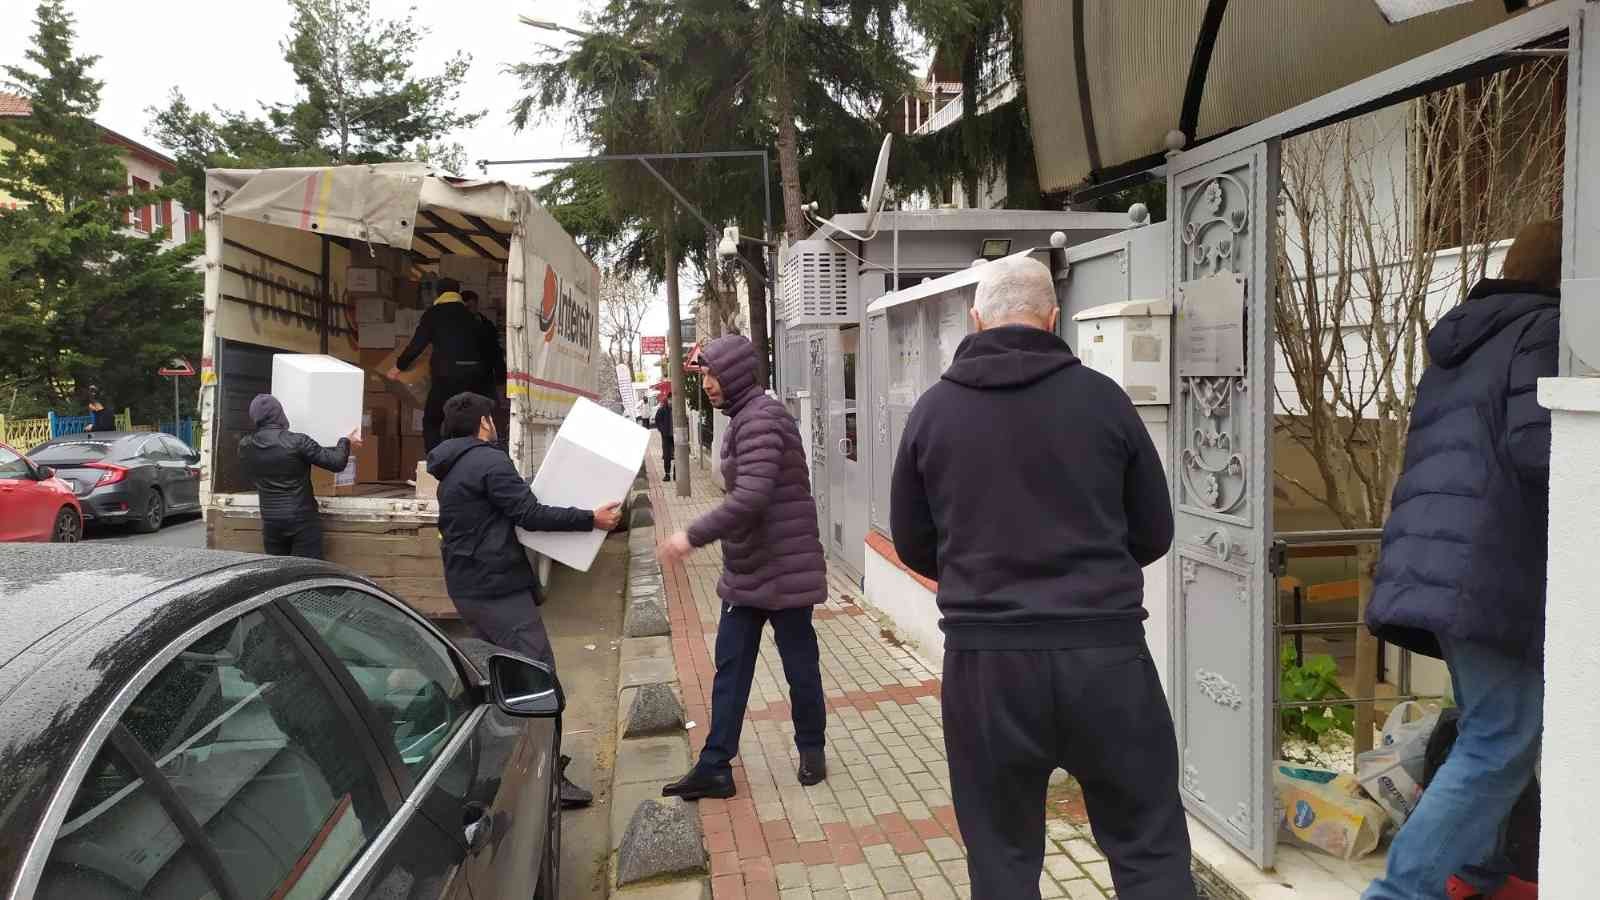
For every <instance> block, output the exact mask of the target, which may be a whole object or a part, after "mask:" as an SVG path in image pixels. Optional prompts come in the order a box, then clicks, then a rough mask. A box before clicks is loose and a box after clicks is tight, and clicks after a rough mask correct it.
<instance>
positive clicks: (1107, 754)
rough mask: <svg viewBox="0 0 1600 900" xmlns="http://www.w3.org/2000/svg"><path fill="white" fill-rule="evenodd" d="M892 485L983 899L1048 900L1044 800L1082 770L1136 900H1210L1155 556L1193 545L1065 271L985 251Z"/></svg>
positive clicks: (1094, 819)
mask: <svg viewBox="0 0 1600 900" xmlns="http://www.w3.org/2000/svg"><path fill="white" fill-rule="evenodd" d="M981 272H982V275H981V277H980V280H979V282H978V286H977V292H976V298H975V304H974V307H973V310H972V320H973V325H974V326H975V329H976V333H975V334H970V335H968V336H967V338H966V339H965V340H963V341H962V342H961V345H960V346H959V347H958V348H957V349H956V354H955V361H954V363H953V364H952V365H951V366H950V368H949V369H948V370H947V371H946V372H945V373H944V377H943V378H942V379H941V380H940V381H939V383H937V384H935V385H934V386H933V387H931V388H929V389H928V391H927V392H926V393H924V394H923V395H922V397H921V398H920V399H919V400H918V401H917V404H916V406H915V407H914V408H913V409H912V411H911V415H910V417H909V418H908V419H907V421H906V425H905V431H904V433H903V435H902V440H901V443H900V448H899V452H898V454H897V455H896V456H895V460H894V474H893V478H892V481H891V486H890V491H891V494H890V526H891V528H892V530H893V534H894V546H895V550H896V552H897V553H898V554H899V556H900V559H901V561H902V562H904V563H905V564H906V565H907V566H908V567H910V568H911V569H912V570H913V571H915V572H917V573H918V574H920V575H923V576H924V577H927V578H931V579H934V580H936V581H937V582H938V604H939V611H940V613H941V614H942V618H941V621H940V623H939V624H940V627H941V628H942V629H943V630H944V633H945V655H944V684H943V691H942V700H941V702H942V705H943V710H944V725H945V730H944V734H945V749H946V756H947V757H948V759H949V764H950V782H951V794H952V796H953V798H954V801H955V809H956V821H957V824H958V825H959V826H960V828H961V836H962V837H963V838H964V839H965V841H966V844H967V851H968V857H967V869H968V872H969V874H970V876H971V878H972V896H973V897H975V898H984V900H987V898H1002V897H1003V898H1006V900H1030V898H1031V900H1037V898H1038V897H1039V873H1040V869H1041V868H1042V866H1043V862H1044V844H1045V841H1044V831H1045V791H1046V788H1047V787H1048V784H1049V780H1050V773H1051V772H1053V771H1054V770H1055V769H1057V768H1063V769H1066V770H1067V771H1068V772H1070V773H1072V774H1073V775H1074V776H1076V777H1077V779H1078V782H1079V784H1080V785H1081V786H1082V788H1083V798H1084V803H1085V805H1086V806H1087V807H1088V812H1089V821H1090V825H1091V827H1092V828H1093V829H1094V836H1095V839H1096V840H1097V841H1098V842H1099V844H1100V848H1101V850H1102V851H1104V853H1105V854H1106V856H1107V858H1108V859H1109V860H1110V864H1111V877H1112V880H1113V881H1114V882H1115V884H1116V889H1117V896H1118V897H1121V898H1124V900H1185V898H1193V897H1194V896H1195V894H1194V882H1193V880H1192V878H1191V876H1190V872H1189V863H1190V855H1189V835H1188V830H1187V826H1186V823H1185V818H1184V813H1183V805H1182V802H1181V801H1180V799H1179V797H1178V771H1179V765H1178V747H1177V739H1176V736H1175V734H1174V731H1173V726H1172V716H1171V714H1170V712H1169V711H1168V709H1167V703H1166V699H1165V697H1164V695H1163V694H1162V690H1161V683H1160V681H1159V680H1158V678H1157V675H1156V670H1155V665H1154V662H1153V661H1152V660H1151V658H1150V654H1149V650H1148V648H1146V646H1145V640H1144V619H1145V617H1146V615H1147V614H1146V612H1145V609H1144V575H1143V571H1142V570H1143V567H1144V566H1147V565H1150V564H1151V563H1153V562H1155V561H1157V560H1159V559H1160V558H1161V557H1162V556H1164V555H1165V554H1166V552H1167V549H1168V548H1169V546H1170V545H1171V543H1172V532H1173V519H1172V508H1171V506H1170V504H1169V499H1168V492H1167V479H1166V475H1165V474H1164V471H1163V469H1162V466H1161V460H1160V457H1159V456H1158V455H1157V453H1156V448H1155V444H1154V442H1153V441H1152V440H1151V438H1150V434H1149V431H1148V430H1147V429H1146V427H1145V425H1144V422H1143V421H1142V420H1141V419H1140V418H1139V414H1138V412H1137V411H1136V410H1135V409H1134V407H1133V404H1132V402H1131V401H1130V400H1129V399H1128V396H1127V394H1126V393H1124V392H1123V390H1122V388H1121V387H1119V386H1118V385H1117V384H1116V382H1114V381H1112V380H1111V379H1109V378H1107V377H1105V376H1104V375H1101V374H1100V373H1098V372H1095V371H1093V370H1091V369H1089V368H1087V367H1085V366H1083V365H1082V364H1081V363H1080V362H1079V361H1078V358H1077V357H1076V356H1074V355H1073V353H1072V350H1071V349H1070V348H1068V346H1067V344H1066V342H1065V341H1063V340H1061V338H1059V337H1057V336H1056V334H1055V327H1056V320H1057V316H1058V314H1059V309H1058V308H1057V305H1056V298H1055V285H1054V282H1053V280H1052V279H1051V277H1050V271H1049V270H1048V269H1047V268H1045V266H1044V265H1043V264H1042V263H1040V262H1038V261H1037V260H1034V259H1032V258H1027V257H1024V258H1020V259H1018V258H1010V259H1004V260H997V261H994V262H990V263H985V264H984V267H983V269H982V270H981Z"/></svg>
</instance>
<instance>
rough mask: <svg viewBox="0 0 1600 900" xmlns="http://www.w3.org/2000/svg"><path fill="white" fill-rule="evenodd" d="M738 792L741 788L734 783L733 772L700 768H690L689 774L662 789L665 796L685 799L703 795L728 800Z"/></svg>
mask: <svg viewBox="0 0 1600 900" xmlns="http://www.w3.org/2000/svg"><path fill="white" fill-rule="evenodd" d="M737 793H739V788H738V787H737V786H736V785H735V784H734V783H733V775H732V774H731V773H726V772H722V773H716V772H704V771H701V770H700V769H690V770H689V774H687V775H685V776H683V777H682V778H680V779H678V780H677V781H674V782H673V783H671V784H669V785H667V786H666V787H664V788H662V789H661V796H663V797H682V798H683V799H685V800H699V799H701V798H703V797H711V798H714V799H718V800H726V799H727V798H729V797H732V796H734V795H735V794H737Z"/></svg>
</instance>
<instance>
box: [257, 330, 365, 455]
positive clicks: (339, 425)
mask: <svg viewBox="0 0 1600 900" xmlns="http://www.w3.org/2000/svg"><path fill="white" fill-rule="evenodd" d="M364 380H365V373H363V372H362V371H361V369H360V368H359V367H357V366H352V365H351V364H349V363H347V362H345V361H343V360H340V359H335V358H333V357H331V356H323V355H322V354H319V353H279V354H278V355H276V356H274V357H272V395H273V396H274V397H277V398H278V402H279V403H282V404H283V411H284V414H285V415H287V416H288V417H289V427H290V428H291V429H292V430H294V431H298V432H300V433H301V434H304V435H307V436H309V437H310V438H311V439H312V440H314V441H316V442H317V443H319V444H321V445H322V446H324V447H332V446H333V445H334V444H337V443H338V442H339V439H340V438H342V437H348V436H349V435H350V432H352V431H355V430H356V429H357V428H359V427H361V412H362V385H363V382H364Z"/></svg>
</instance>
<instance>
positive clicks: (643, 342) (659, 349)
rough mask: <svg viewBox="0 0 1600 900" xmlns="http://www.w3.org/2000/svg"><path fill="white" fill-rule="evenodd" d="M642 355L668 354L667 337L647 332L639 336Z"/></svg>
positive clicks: (640, 353)
mask: <svg viewBox="0 0 1600 900" xmlns="http://www.w3.org/2000/svg"><path fill="white" fill-rule="evenodd" d="M639 355H640V356H666V355H667V337H666V335H661V334H654V335H652V334H646V335H640V337H639Z"/></svg>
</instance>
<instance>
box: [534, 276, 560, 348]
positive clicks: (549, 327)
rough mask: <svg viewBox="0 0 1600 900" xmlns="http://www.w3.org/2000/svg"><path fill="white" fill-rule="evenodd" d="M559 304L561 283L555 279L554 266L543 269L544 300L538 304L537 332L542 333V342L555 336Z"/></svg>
mask: <svg viewBox="0 0 1600 900" xmlns="http://www.w3.org/2000/svg"><path fill="white" fill-rule="evenodd" d="M560 302H561V282H560V280H559V279H557V278H556V270H555V267H554V266H551V265H549V264H546V265H545V267H544V300H543V301H542V302H541V303H540V304H539V330H540V331H542V332H544V342H545V343H547V344H548V343H550V342H551V341H552V340H554V339H555V336H556V308H557V307H558V306H559V305H560Z"/></svg>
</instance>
